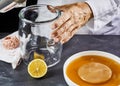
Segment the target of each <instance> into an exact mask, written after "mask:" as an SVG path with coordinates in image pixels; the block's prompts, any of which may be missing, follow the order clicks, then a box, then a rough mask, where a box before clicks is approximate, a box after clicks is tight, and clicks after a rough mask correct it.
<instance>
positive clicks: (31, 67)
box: [28, 59, 47, 78]
mask: <svg viewBox="0 0 120 86" xmlns="http://www.w3.org/2000/svg"><path fill="white" fill-rule="evenodd" d="M28 73H29V74H30V76H31V77H33V78H41V77H43V76H44V75H45V74H46V73H47V64H46V63H45V61H44V60H41V59H34V60H32V61H31V62H30V63H29V64H28Z"/></svg>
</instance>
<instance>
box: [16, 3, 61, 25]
mask: <svg viewBox="0 0 120 86" xmlns="http://www.w3.org/2000/svg"><path fill="white" fill-rule="evenodd" d="M44 6H51V5H46V4H37V5H30V6H27V7H25V8H23V9H21V10H20V12H19V14H18V16H19V18H20V19H21V20H23V21H24V22H27V23H34V24H40V23H47V22H51V21H53V20H55V19H57V18H58V17H59V16H60V15H61V11H60V10H58V9H55V13H56V16H55V17H54V18H52V19H49V20H44V21H32V20H29V19H26V18H25V17H24V16H23V13H25V12H26V11H27V10H30V9H33V8H39V7H44ZM51 7H53V6H51ZM53 8H54V7H53Z"/></svg>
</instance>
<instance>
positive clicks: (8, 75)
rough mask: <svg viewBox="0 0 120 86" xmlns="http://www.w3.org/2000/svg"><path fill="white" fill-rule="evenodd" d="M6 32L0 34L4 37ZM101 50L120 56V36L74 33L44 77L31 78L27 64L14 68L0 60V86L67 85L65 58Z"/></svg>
mask: <svg viewBox="0 0 120 86" xmlns="http://www.w3.org/2000/svg"><path fill="white" fill-rule="evenodd" d="M5 35H7V34H5V33H4V34H3V33H1V34H0V37H1V38H2V37H4V36H5ZM86 50H101V51H106V52H110V53H113V54H115V55H117V56H120V36H87V35H79V36H78V35H76V36H74V37H73V38H72V39H71V40H70V41H69V42H68V43H66V44H64V45H63V52H62V57H61V61H60V63H58V64H57V65H56V66H54V67H52V68H50V69H49V70H48V72H47V74H46V76H45V77H43V78H40V79H33V78H31V77H30V76H29V75H28V73H27V66H26V65H25V64H24V63H21V64H20V65H19V66H18V68H17V69H16V70H13V69H12V68H11V65H10V64H7V63H5V62H2V61H0V86H67V84H66V82H65V80H64V77H63V64H64V62H65V60H66V59H67V58H68V57H69V56H71V55H73V54H75V53H77V52H80V51H86Z"/></svg>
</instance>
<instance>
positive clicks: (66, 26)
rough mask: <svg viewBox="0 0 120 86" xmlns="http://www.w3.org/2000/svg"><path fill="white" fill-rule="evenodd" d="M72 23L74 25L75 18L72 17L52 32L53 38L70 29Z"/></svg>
mask: <svg viewBox="0 0 120 86" xmlns="http://www.w3.org/2000/svg"><path fill="white" fill-rule="evenodd" d="M72 25H74V20H73V19H71V18H70V19H69V20H68V21H67V22H65V23H64V24H63V25H62V26H61V27H60V28H57V29H55V30H54V31H53V32H52V33H51V36H52V38H54V37H58V36H61V35H62V34H63V33H64V32H66V31H68V30H67V29H69V28H70V27H71V26H72Z"/></svg>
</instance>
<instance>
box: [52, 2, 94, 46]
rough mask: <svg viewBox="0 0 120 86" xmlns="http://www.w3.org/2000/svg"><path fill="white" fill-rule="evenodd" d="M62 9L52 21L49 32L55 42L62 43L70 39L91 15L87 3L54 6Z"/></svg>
mask: <svg viewBox="0 0 120 86" xmlns="http://www.w3.org/2000/svg"><path fill="white" fill-rule="evenodd" d="M55 8H57V9H59V10H61V11H63V13H62V15H61V16H60V17H59V18H58V19H57V20H56V21H55V22H54V23H53V25H52V29H53V32H52V34H51V36H52V38H53V39H54V41H55V42H58V41H60V42H61V43H62V44H63V43H65V42H67V41H68V40H70V39H71V38H72V37H73V35H74V34H75V33H76V32H77V30H78V29H79V28H80V27H82V26H83V25H84V24H86V22H87V21H88V20H89V19H90V18H91V17H92V11H91V9H90V7H89V6H88V4H87V3H84V2H79V3H74V4H68V5H63V6H57V7H55Z"/></svg>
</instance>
